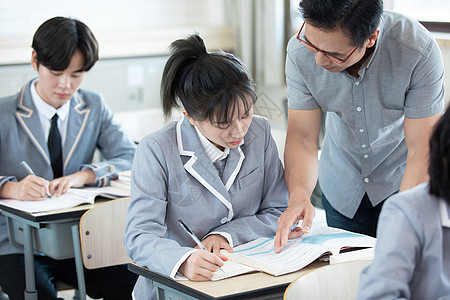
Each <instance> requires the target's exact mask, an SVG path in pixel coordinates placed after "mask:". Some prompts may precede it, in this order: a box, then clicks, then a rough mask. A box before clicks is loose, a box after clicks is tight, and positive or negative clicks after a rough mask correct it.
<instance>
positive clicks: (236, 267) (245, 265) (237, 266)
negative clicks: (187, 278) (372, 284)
mask: <svg viewBox="0 0 450 300" xmlns="http://www.w3.org/2000/svg"><path fill="white" fill-rule="evenodd" d="M375 243H376V239H375V238H373V237H370V236H366V235H363V234H358V233H353V232H349V231H346V230H342V229H337V228H332V227H328V226H326V225H322V224H317V225H314V226H313V227H312V230H311V233H309V234H306V235H304V236H301V237H300V238H298V239H294V240H289V242H288V244H287V245H286V246H285V247H284V248H283V250H282V251H281V252H280V253H278V254H276V253H275V252H274V239H273V238H259V239H256V240H254V241H251V242H249V243H246V244H243V245H240V246H237V247H234V248H233V251H234V252H233V253H228V252H227V251H223V252H222V253H223V254H224V255H226V256H227V257H228V258H229V259H230V260H229V261H226V262H225V265H224V266H223V267H222V268H223V269H224V271H225V272H221V271H220V270H219V271H217V272H216V273H215V274H214V277H213V278H212V279H211V280H220V279H224V278H227V277H231V276H235V275H240V274H244V273H249V272H255V271H263V272H265V273H268V274H271V275H274V276H279V275H283V274H287V273H291V272H295V271H298V270H300V269H302V268H304V267H306V266H307V265H309V264H310V263H312V262H313V261H315V260H316V259H317V258H319V257H321V256H323V255H324V254H332V255H336V254H339V253H340V251H341V250H342V249H344V248H353V247H355V248H361V247H374V246H375Z"/></svg>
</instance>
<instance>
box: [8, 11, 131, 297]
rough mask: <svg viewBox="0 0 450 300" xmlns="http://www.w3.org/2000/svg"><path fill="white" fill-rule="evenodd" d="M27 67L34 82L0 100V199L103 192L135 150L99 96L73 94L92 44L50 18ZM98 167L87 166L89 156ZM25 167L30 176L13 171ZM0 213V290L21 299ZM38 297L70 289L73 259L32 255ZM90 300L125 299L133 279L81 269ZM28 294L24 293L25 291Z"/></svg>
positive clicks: (72, 23)
mask: <svg viewBox="0 0 450 300" xmlns="http://www.w3.org/2000/svg"><path fill="white" fill-rule="evenodd" d="M32 47H33V51H32V55H31V65H32V66H33V68H34V70H36V71H37V73H38V75H39V76H38V77H37V78H35V79H33V80H31V81H30V82H28V84H26V85H25V86H24V87H23V88H22V89H21V90H20V91H19V93H17V94H16V95H14V96H10V97H5V98H2V99H0V124H1V126H0V198H13V199H19V200H36V201H39V200H44V199H45V198H46V195H47V194H50V195H55V196H59V195H61V194H63V193H65V192H67V190H68V188H70V187H82V186H85V185H94V186H103V185H106V184H107V183H108V181H109V179H110V178H111V177H112V176H114V175H115V174H116V172H119V171H123V170H128V169H130V168H131V164H132V160H133V156H134V151H135V146H134V144H133V142H132V141H130V139H128V138H127V137H126V136H125V134H124V133H123V132H122V131H121V130H120V127H119V125H118V124H117V123H115V122H114V121H113V114H112V112H111V111H110V110H109V108H108V107H107V106H106V104H105V102H104V100H103V98H102V96H100V95H99V94H97V93H94V92H91V91H86V90H82V89H79V87H80V85H81V83H82V82H83V80H84V78H85V77H86V74H87V72H88V71H89V70H90V69H91V68H92V67H93V66H94V64H95V62H96V61H97V60H98V44H97V41H96V39H95V37H94V35H93V34H92V32H91V31H90V29H89V28H88V27H87V26H86V25H85V24H84V23H82V22H80V21H78V20H75V19H69V18H63V17H56V18H52V19H50V20H47V21H46V22H44V23H43V24H42V25H41V26H40V27H39V28H38V30H37V31H36V33H35V35H34V37H33V44H32ZM96 148H98V149H100V152H101V153H102V155H103V158H104V161H102V162H99V163H93V161H92V160H93V156H94V151H95V149H96ZM21 161H26V162H27V163H28V165H29V166H30V167H31V169H32V171H34V173H35V175H29V173H33V172H32V171H30V170H29V171H28V172H27V171H26V170H25V169H24V168H22V166H21V165H20V162H21ZM5 219H6V218H5V217H4V216H2V214H1V211H0V286H1V287H2V289H3V291H4V292H6V293H7V294H8V295H9V298H10V299H12V300H16V299H19V300H20V299H23V298H24V288H25V275H24V257H23V250H22V249H18V248H15V247H14V246H13V245H12V244H11V243H9V241H8V231H7V226H6V220H5ZM34 262H35V272H36V286H37V290H38V298H39V299H40V300H42V299H57V290H56V286H55V281H56V280H58V281H63V282H65V283H67V284H70V285H72V286H76V284H77V282H76V273H75V263H74V260H73V259H67V260H54V259H51V258H49V257H47V256H44V255H38V254H36V255H35V259H34ZM85 279H86V291H87V293H88V295H89V296H91V297H92V298H95V299H97V298H104V299H105V300H108V299H109V300H111V299H121V300H122V299H131V291H132V289H133V286H134V282H135V281H136V276H134V275H132V274H131V273H130V272H129V271H127V268H126V266H116V267H110V268H102V269H96V270H85ZM30 292H32V291H30Z"/></svg>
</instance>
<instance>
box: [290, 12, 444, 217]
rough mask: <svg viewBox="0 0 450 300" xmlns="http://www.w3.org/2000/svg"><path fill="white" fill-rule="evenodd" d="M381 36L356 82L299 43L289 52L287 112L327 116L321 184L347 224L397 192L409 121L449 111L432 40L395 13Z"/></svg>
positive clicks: (441, 68) (385, 18)
mask: <svg viewBox="0 0 450 300" xmlns="http://www.w3.org/2000/svg"><path fill="white" fill-rule="evenodd" d="M379 29H380V34H379V36H378V39H377V42H376V46H375V50H374V52H373V54H372V55H371V57H370V58H369V59H368V60H367V61H366V62H365V64H364V65H363V66H362V67H361V69H360V71H359V77H358V78H355V77H353V76H351V75H350V74H349V73H347V71H342V72H339V73H331V72H328V71H327V70H325V69H323V68H322V67H319V66H317V65H316V63H315V59H314V54H313V53H311V52H310V51H308V50H307V49H306V48H304V47H303V46H302V45H301V44H300V43H299V42H298V40H297V39H296V37H293V38H292V39H291V40H290V41H289V44H288V48H287V52H288V57H287V60H286V82H287V85H288V89H287V95H288V101H289V107H290V108H292V109H301V110H312V109H316V108H321V109H322V110H324V111H326V112H327V120H326V125H325V128H326V131H325V139H324V144H323V149H322V155H321V158H320V163H319V182H320V186H321V188H322V191H323V193H324V195H325V196H326V197H327V199H328V200H329V201H330V203H331V204H332V206H333V207H334V208H335V209H337V210H338V211H339V212H340V213H342V214H343V215H345V216H347V217H349V218H352V217H353V216H354V214H355V213H356V210H357V209H358V207H359V204H360V202H361V199H362V197H363V196H364V193H367V194H368V196H369V198H370V200H371V202H372V204H373V205H377V204H378V203H380V202H381V201H383V200H384V199H386V198H387V197H388V196H389V195H391V194H393V193H395V192H396V191H397V190H398V189H399V188H400V183H401V179H402V176H403V172H404V169H405V164H406V153H407V147H406V143H405V136H404V130H403V123H404V117H407V118H425V117H429V116H432V115H435V114H437V113H439V112H441V111H442V110H443V108H444V98H443V97H444V81H443V80H444V66H443V62H442V57H441V53H440V50H439V47H438V44H437V43H436V41H435V40H434V39H433V37H432V36H431V34H430V33H429V32H428V31H427V30H426V29H425V28H423V27H422V26H421V25H420V24H419V23H418V22H417V21H415V20H413V19H410V18H408V17H406V16H404V15H401V14H398V13H394V12H391V11H385V12H384V14H383V17H382V20H381V23H380V26H379Z"/></svg>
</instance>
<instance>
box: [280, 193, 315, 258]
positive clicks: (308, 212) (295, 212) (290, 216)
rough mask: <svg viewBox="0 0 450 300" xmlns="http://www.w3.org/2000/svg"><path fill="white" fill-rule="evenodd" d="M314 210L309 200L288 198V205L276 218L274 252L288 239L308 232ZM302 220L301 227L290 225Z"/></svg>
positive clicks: (284, 244)
mask: <svg viewBox="0 0 450 300" xmlns="http://www.w3.org/2000/svg"><path fill="white" fill-rule="evenodd" d="M315 214H316V210H315V209H314V206H313V205H312V204H311V202H310V201H309V200H305V201H301V200H300V199H296V200H293V199H289V206H288V208H287V209H286V210H285V211H284V212H283V214H282V215H281V216H280V217H279V218H278V221H277V223H278V229H277V233H276V235H275V244H274V247H275V253H279V252H280V251H281V248H282V247H284V246H286V244H287V241H288V239H296V238H298V237H300V236H302V235H303V234H304V233H309V232H310V230H311V226H312V220H313V218H314V215H315ZM300 220H303V224H302V227H295V228H294V229H293V230H291V228H292V226H294V225H295V224H297V223H298V222H299V221H300Z"/></svg>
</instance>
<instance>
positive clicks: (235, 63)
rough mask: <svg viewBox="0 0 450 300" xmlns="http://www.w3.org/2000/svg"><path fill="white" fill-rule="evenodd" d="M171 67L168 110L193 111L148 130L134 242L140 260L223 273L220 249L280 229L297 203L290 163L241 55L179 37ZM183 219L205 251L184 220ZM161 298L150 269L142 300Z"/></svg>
mask: <svg viewBox="0 0 450 300" xmlns="http://www.w3.org/2000/svg"><path fill="white" fill-rule="evenodd" d="M171 50H172V52H171V56H170V58H169V60H168V62H167V64H166V66H165V68H164V72H163V77H162V83H161V97H162V104H163V108H164V114H165V115H166V117H168V116H170V114H171V111H172V109H173V108H179V107H180V106H181V107H182V109H183V114H184V117H183V118H182V119H181V120H179V121H178V122H172V123H170V124H168V125H167V126H165V127H164V128H162V129H160V130H158V131H156V132H154V133H152V134H150V135H148V136H147V137H145V138H144V139H143V140H142V141H141V142H140V143H139V146H138V148H137V150H136V156H135V160H134V162H133V169H132V170H133V172H132V185H131V194H132V201H131V205H130V207H129V210H128V214H127V225H126V228H125V244H126V247H127V249H128V254H129V255H130V257H131V258H132V259H133V260H134V261H135V262H136V263H138V264H139V265H141V266H145V267H148V268H149V269H151V270H153V271H156V272H159V273H161V274H164V275H166V276H170V277H172V278H173V277H174V276H175V275H176V273H177V272H179V273H181V274H183V275H184V276H186V277H187V278H189V279H191V280H197V281H203V280H208V279H209V278H211V277H212V276H213V273H214V272H215V271H217V270H218V267H219V266H222V265H223V260H226V257H224V256H223V255H220V254H219V251H220V249H226V250H227V251H229V252H231V251H232V247H234V246H236V245H239V244H242V243H245V242H248V241H250V240H253V239H255V238H258V237H261V236H267V237H272V236H273V235H274V234H275V230H276V222H277V219H278V217H279V216H280V215H281V213H282V211H283V210H284V208H285V207H286V206H287V197H288V195H287V189H286V185H285V182H284V177H283V166H282V164H281V161H280V159H279V158H278V151H277V147H276V144H275V142H274V140H273V138H272V136H271V131H270V124H269V122H268V121H267V119H264V118H262V117H259V116H253V105H254V103H255V101H256V95H255V92H254V83H253V81H252V79H251V77H250V75H249V74H248V73H247V71H246V69H245V66H244V65H243V64H242V62H241V61H239V59H238V58H236V57H235V56H233V55H232V54H228V53H224V52H207V51H206V48H205V45H204V42H203V40H202V39H201V38H200V36H198V35H193V36H190V37H189V38H187V39H184V40H177V41H175V42H173V43H172V45H171ZM178 219H182V220H183V221H184V222H185V223H186V225H188V226H189V227H190V228H191V229H192V230H193V231H194V232H195V234H196V235H197V236H198V237H199V239H200V240H202V242H203V244H204V245H205V247H206V249H207V250H206V251H205V250H199V249H194V248H198V247H196V244H195V242H194V241H193V240H192V239H191V237H190V236H189V235H188V234H186V232H184V231H183V229H182V228H181V226H180V225H179V224H178V222H177V221H178ZM149 295H151V296H150V298H151V299H156V294H155V289H154V287H153V285H152V282H151V280H148V279H146V278H144V277H140V278H139V279H138V281H137V283H136V286H135V289H134V296H135V297H136V299H144V298H145V299H148V298H149Z"/></svg>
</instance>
